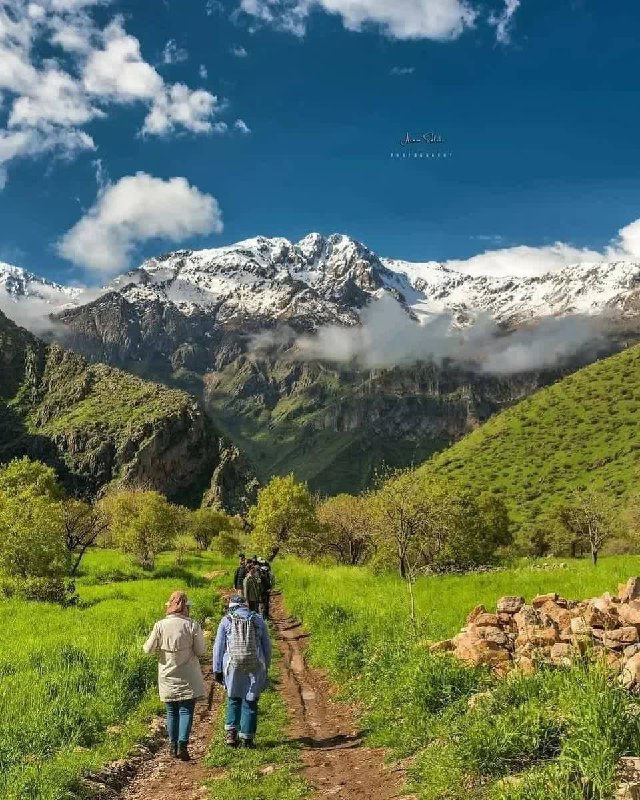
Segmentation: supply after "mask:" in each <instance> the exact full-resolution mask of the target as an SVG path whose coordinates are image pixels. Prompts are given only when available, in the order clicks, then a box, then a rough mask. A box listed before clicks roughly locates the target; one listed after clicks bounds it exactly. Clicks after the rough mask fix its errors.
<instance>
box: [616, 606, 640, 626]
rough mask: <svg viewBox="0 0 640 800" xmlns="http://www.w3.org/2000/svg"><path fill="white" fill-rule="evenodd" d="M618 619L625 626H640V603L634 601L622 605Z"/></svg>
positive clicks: (619, 608)
mask: <svg viewBox="0 0 640 800" xmlns="http://www.w3.org/2000/svg"><path fill="white" fill-rule="evenodd" d="M618 617H619V618H620V621H621V622H623V623H624V624H625V625H640V601H638V600H632V601H631V602H630V603H620V604H619V605H618Z"/></svg>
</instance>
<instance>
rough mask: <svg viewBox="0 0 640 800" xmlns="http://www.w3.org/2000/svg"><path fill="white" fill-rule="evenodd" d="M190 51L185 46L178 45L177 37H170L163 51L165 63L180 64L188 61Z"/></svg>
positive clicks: (163, 61)
mask: <svg viewBox="0 0 640 800" xmlns="http://www.w3.org/2000/svg"><path fill="white" fill-rule="evenodd" d="M188 58H189V53H188V51H187V50H185V49H184V47H178V43H177V42H176V40H175V39H169V41H168V42H167V43H166V44H165V46H164V50H163V51H162V63H163V64H180V63H181V62H182V61H187V59H188Z"/></svg>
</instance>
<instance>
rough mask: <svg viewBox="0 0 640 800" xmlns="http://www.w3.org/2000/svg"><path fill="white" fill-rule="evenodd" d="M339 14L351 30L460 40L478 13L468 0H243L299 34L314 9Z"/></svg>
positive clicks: (258, 14)
mask: <svg viewBox="0 0 640 800" xmlns="http://www.w3.org/2000/svg"><path fill="white" fill-rule="evenodd" d="M315 7H317V8H321V9H323V10H324V11H326V12H327V13H329V14H337V15H338V16H340V17H341V18H342V23H343V25H344V26H345V28H347V29H348V30H352V31H360V30H362V29H363V27H365V26H367V25H376V26H378V27H379V28H380V30H381V31H382V33H384V34H385V35H387V36H389V37H390V38H392V39H434V40H436V41H446V40H449V39H456V38H457V37H458V36H460V35H461V34H462V33H463V31H464V30H465V28H468V27H471V26H472V25H473V23H474V20H475V18H476V12H475V11H474V9H473V8H472V7H471V6H470V5H469V3H468V2H466V0H393V2H390V1H389V0H241V3H240V9H241V10H242V11H243V12H244V13H245V14H249V15H251V16H253V17H255V18H257V19H258V20H261V21H262V22H264V23H266V24H270V25H273V26H275V27H277V28H280V29H282V30H287V31H289V32H291V33H294V34H296V35H298V36H302V35H304V33H305V28H306V22H307V18H308V16H309V14H310V12H311V11H312V10H313V8H315Z"/></svg>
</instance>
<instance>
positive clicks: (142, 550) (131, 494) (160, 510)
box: [100, 489, 185, 570]
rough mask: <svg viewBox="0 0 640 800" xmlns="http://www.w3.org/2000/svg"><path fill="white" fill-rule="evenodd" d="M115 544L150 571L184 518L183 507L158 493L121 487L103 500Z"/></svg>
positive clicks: (172, 538) (167, 546) (102, 509)
mask: <svg viewBox="0 0 640 800" xmlns="http://www.w3.org/2000/svg"><path fill="white" fill-rule="evenodd" d="M100 508H101V511H102V512H103V513H104V514H105V516H106V519H107V524H108V527H109V531H110V535H111V538H112V541H113V544H114V545H115V546H116V547H117V548H118V549H119V550H122V552H124V553H130V554H131V555H132V556H133V557H134V558H135V559H136V561H137V562H138V564H139V565H140V566H141V567H142V568H143V569H148V570H151V569H153V567H154V564H155V558H156V556H157V554H158V553H159V552H161V551H162V550H166V549H168V548H169V547H170V546H171V544H172V542H173V540H174V538H175V536H176V535H177V533H178V531H179V529H180V525H181V522H182V521H183V520H184V513H185V512H184V509H182V508H180V507H179V506H174V505H172V504H171V503H169V501H168V500H167V499H166V498H165V497H163V496H162V495H161V494H159V493H158V492H154V491H142V490H135V489H134V490H122V491H118V492H114V493H113V494H110V495H107V496H106V497H105V498H104V499H103V500H102V501H101V502H100Z"/></svg>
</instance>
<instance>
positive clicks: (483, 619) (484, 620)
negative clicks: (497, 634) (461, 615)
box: [473, 613, 499, 628]
mask: <svg viewBox="0 0 640 800" xmlns="http://www.w3.org/2000/svg"><path fill="white" fill-rule="evenodd" d="M498 623H499V620H498V615H497V614H486V613H485V614H478V616H477V617H476V618H475V619H474V620H473V624H474V625H475V626H476V627H478V628H497V627H498Z"/></svg>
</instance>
